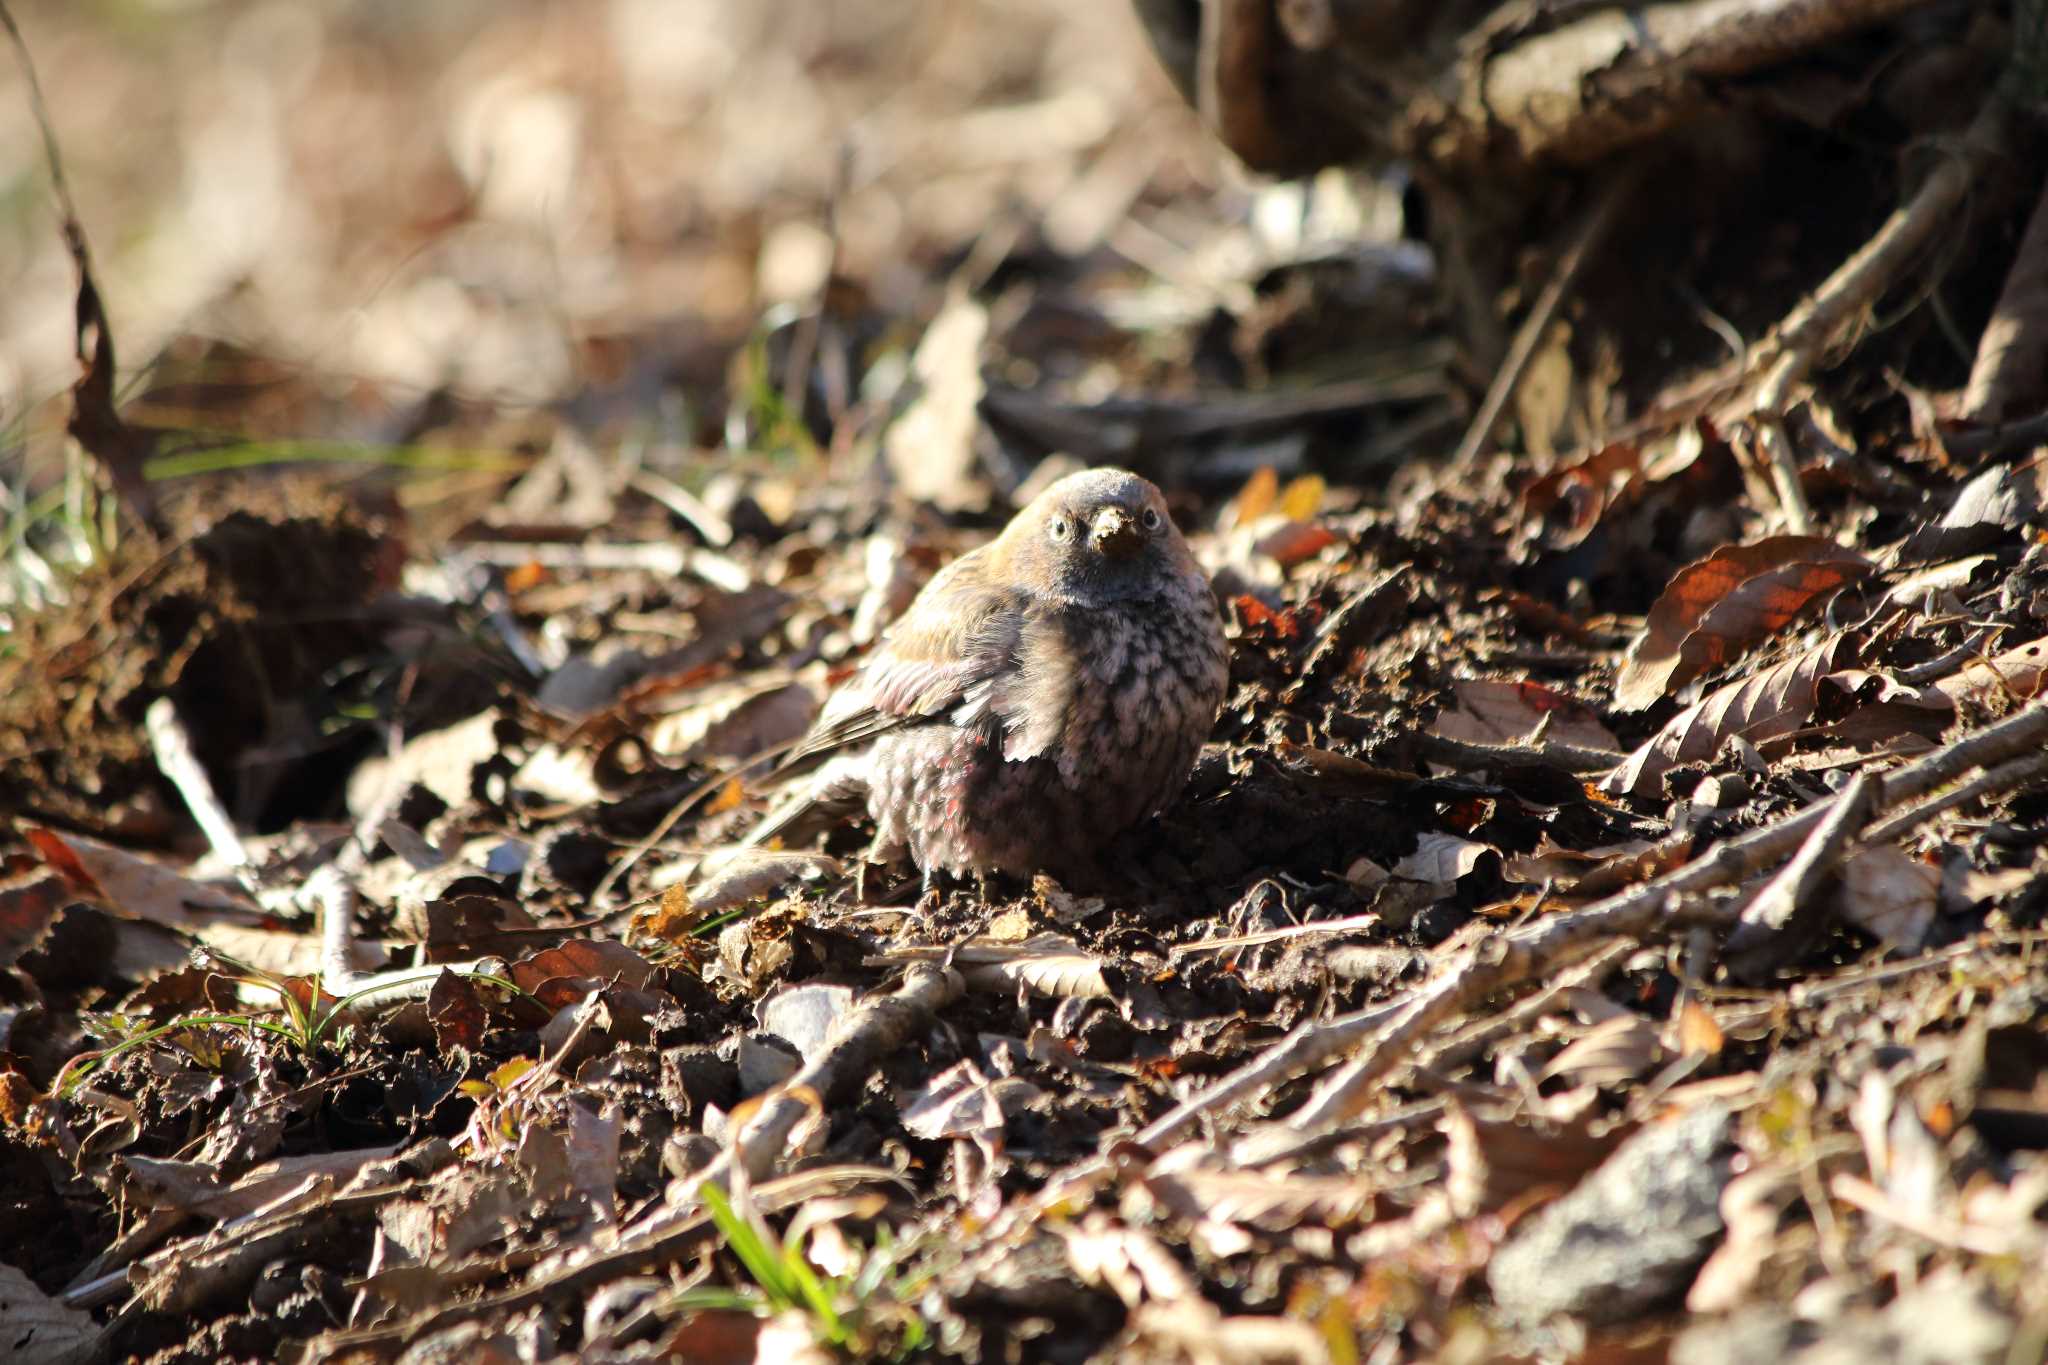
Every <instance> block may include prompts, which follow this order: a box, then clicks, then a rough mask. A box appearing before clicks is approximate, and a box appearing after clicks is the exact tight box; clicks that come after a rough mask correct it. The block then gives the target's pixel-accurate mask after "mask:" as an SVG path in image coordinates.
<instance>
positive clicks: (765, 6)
mask: <svg viewBox="0 0 2048 1365" xmlns="http://www.w3.org/2000/svg"><path fill="white" fill-rule="evenodd" d="M11 8H12V10H13V13H14V15H15V18H16V20H17V22H18V23H19V25H20V27H21V29H22V31H23V35H24V37H25V38H26V40H27V43H28V46H29V49H30V51H31V53H32V55H33V57H34V60H35V63H36V66H37V69H38V71H39V73H40V77H41V81H42V85H43V89H44V92H45V95H46V98H47V101H48V105H49V113H50V116H51V119H52V121H53V124H54V128H55V132H56V135H57V137H58V139H59V143H60V147H61V151H62V155H63V158H64V162H65V169H66V172H67V174H68V176H69V179H70V183H71V188H72V191H73V194H74V196H75V198H76V200H77V203H78V207H79V210H80V215H81V217H82V219H83V224H84V227H85V230H86V232H87V234H88V237H89V240H90V241H91V244H92V247H93V250H94V252H95V255H96V267H97V272H98V274H99V277H100V285H101V288H102V291H103V293H104V295H105V300H106V305H107V309H108V313H109V316H110V319H111V321H112V325H113V330H114V334H115V337H116V339H117V341H118V343H119V345H120V348H121V361H122V366H123V371H124V380H125V381H126V382H127V383H128V384H129V385H130V389H129V391H128V392H127V393H125V394H124V397H128V398H134V397H137V396H141V397H144V398H146V399H148V400H149V401H148V403H147V404H146V405H145V407H144V408H143V410H142V411H141V412H140V414H139V415H140V416H142V417H143V418H145V419H146V420H153V421H156V422H159V423H161V424H164V425H169V426H176V427H180V428H184V429H192V430H206V429H209V428H216V427H220V426H224V425H226V426H232V427H233V428H234V429H235V430H236V432H237V433H238V434H239V435H241V436H244V437H252V438H261V437H265V436H270V437H280V438H282V437H286V436H297V437H306V436H312V435H316V434H317V435H321V436H325V437H329V438H338V439H343V440H358V441H365V442H382V443H403V442H406V441H408V440H411V439H413V438H415V437H417V436H418V435H419V434H420V432H421V431H422V430H423V429H425V428H427V427H430V426H439V425H441V424H442V423H441V422H440V421H438V420H437V419H438V418H442V417H445V416H446V409H447V408H448V406H449V405H455V406H463V405H475V406H477V407H480V408H488V409H489V410H490V411H491V412H492V413H495V414H499V415H504V414H507V413H516V412H518V411H519V410H522V409H534V408H538V407H544V406H547V405H559V404H563V403H569V402H575V401H579V400H580V401H586V402H587V401H591V400H592V399H593V395H602V394H612V395H614V396H615V397H616V398H617V399H618V400H619V401H620V402H621V403H622V404H623V405H625V406H628V407H637V408H639V409H641V410H643V411H646V412H655V411H659V410H666V411H668V412H669V413H670V415H671V417H672V418H675V416H676V413H677V406H676V405H677V404H678V403H680V404H682V405H683V406H684V407H685V408H687V407H688V406H689V405H690V404H699V405H701V404H703V403H705V402H706V401H707V400H708V398H709V392H710V388H711V387H712V386H715V385H717V384H719V383H722V382H723V381H724V379H725V378H726V377H727V376H728V374H729V369H728V366H729V362H730V359H731V356H732V355H733V353H734V352H735V351H736V350H738V349H739V348H741V347H742V346H743V345H744V344H745V343H746V341H747V340H748V339H749V338H750V337H755V336H757V335H759V334H760V333H761V332H762V331H763V329H764V327H765V328H768V329H772V328H773V326H774V324H775V322H776V320H777V310H778V309H784V310H787V311H788V312H790V313H801V312H804V311H807V310H810V309H813V308H814V307H816V306H818V305H819V304H820V302H821V301H823V300H824V299H825V296H826V288H825V286H826V283H827V280H828V277H830V278H831V279H832V280H833V282H834V283H833V291H834V294H833V297H832V299H831V300H830V307H831V310H832V311H834V312H835V313H836V314H838V315H840V316H847V317H851V316H853V315H855V314H858V315H860V316H861V317H862V318H864V319H869V320H874V319H881V320H884V321H883V322H882V323H880V324H875V325H878V326H880V327H882V328H883V329H884V330H886V327H887V325H888V321H887V320H896V321H900V322H901V323H902V324H903V325H904V326H906V327H909V328H911V329H913V330H912V332H911V333H910V336H911V338H912V339H913V340H914V337H915V330H914V329H915V328H917V327H919V326H921V325H922V322H923V321H925V320H928V319H929V317H930V316H931V314H932V313H933V311H934V310H935V309H936V307H937V305H938V303H939V301H940V299H941V298H942V297H943V294H944V291H945V289H946V288H947V286H948V284H949V282H955V281H959V280H961V279H962V276H963V272H965V274H966V275H967V276H968V277H969V278H967V280H966V282H967V283H969V284H973V285H981V286H985V285H987V284H989V283H990V282H991V278H990V277H991V276H992V275H993V274H994V272H996V271H997V270H998V269H1000V268H1002V267H1003V266H1004V265H1005V263H1013V262H1015V261H1017V260H1019V259H1032V260H1034V261H1038V262H1040V263H1042V264H1044V265H1047V266H1048V267H1049V268H1050V269H1051V270H1052V271H1053V272H1055V273H1057V272H1059V271H1073V272H1080V271H1083V270H1087V271H1093V272H1098V273H1100V272H1110V273H1112V274H1120V275H1122V276H1124V277H1127V279H1128V281H1129V282H1130V283H1132V284H1134V285H1137V284H1142V283H1144V282H1145V281H1148V280H1154V279H1157V278H1159V277H1161V276H1171V277H1172V278H1173V283H1174V284H1175V285H1176V286H1177V287H1179V288H1181V289H1183V290H1184V289H1187V288H1191V287H1192V288H1196V289H1198V290H1199V288H1200V287H1201V286H1202V284H1203V282H1204V281H1205V280H1210V279H1213V280H1215V281H1217V282H1218V283H1217V287H1218V288H1225V287H1227V282H1228V278H1229V277H1231V276H1233V275H1235V274H1236V273H1237V272H1235V271H1232V270H1227V269H1218V268H1216V267H1215V266H1214V265H1213V264H1211V263H1210V262H1208V261H1206V260H1205V259H1204V257H1203V252H1204V251H1205V250H1206V249H1207V248H1208V246H1209V245H1211V238H1212V233H1211V231H1210V229H1211V228H1212V227H1213V226H1214V225H1213V223H1210V222H1203V221H1192V220H1190V219H1189V214H1190V212H1191V210H1190V209H1189V208H1188V207H1186V206H1187V205H1189V204H1198V205H1199V204H1203V203H1205V202H1206V201H1205V196H1206V195H1207V194H1208V192H1211V191H1214V190H1217V189H1219V188H1225V187H1226V186H1225V175H1226V173H1225V171H1224V169H1223V162H1224V159H1225V158H1224V156H1223V154H1222V153H1220V152H1218V151H1217V150H1215V149H1214V148H1213V147H1212V145H1211V144H1210V143H1209V142H1208V140H1207V139H1206V138H1205V137H1204V136H1203V135H1202V133H1201V130H1200V128H1199V125H1198V123H1197V121H1196V119H1195V117H1194V115H1193V114H1192V113H1190V112H1189V111H1188V110H1187V109H1186V107H1185V106H1184V104H1183V103H1182V101H1181V100H1180V99H1179V98H1178V96H1177V95H1176V94H1175V93H1174V91H1173V89H1172V87H1171V85H1170V84H1169V82H1168V81H1167V79H1166V78H1165V76H1164V75H1163V74H1162V73H1161V72H1160V70H1159V68H1158V66H1157V64H1156V62H1155V61H1154V59H1153V58H1152V56H1151V54H1150V52H1149V51H1148V50H1147V49H1146V47H1145V45H1144V40H1143V38H1142V36H1141V34H1140V32H1139V30H1138V27H1137V24H1136V22H1135V21H1134V20H1133V18H1132V17H1131V14H1130V12H1129V10H1128V8H1127V7H1126V6H1124V5H1121V4H1103V3H1100V0H1001V3H997V2H996V0H958V2H957V3H948V4H944V5H932V4H926V3H918V0H860V2H859V3H833V4H817V3H812V2H811V0H767V2H765V3H763V2H756V0H745V2H741V0H436V2H435V3H433V4H427V5H421V4H412V3H406V2H405V0H352V2H344V0H327V2H326V3H305V2H303V0H17V3H15V4H13V5H12V7H11ZM0 185H4V187H5V192H4V197H0V406H4V411H5V414H6V419H7V421H6V428H5V429H6V432H7V437H6V441H7V446H8V448H9V453H8V456H7V458H8V459H9V460H11V461H21V460H23V459H26V460H28V461H30V462H35V461H37V460H46V459H48V458H51V457H52V456H54V455H55V453H56V446H55V444H54V442H52V440H51V439H50V438H51V436H52V434H53V433H54V432H56V431H58V430H60V429H61V422H62V406H61V404H58V403H52V402H51V400H52V399H53V398H54V397H57V396H58V395H60V394H61V392H62V391H63V390H64V389H65V388H66V387H67V386H68V385H69V384H70V383H71V381H72V380H73V379H74V378H75V377H76V366H75V364H74V362H73V360H72V354H71V351H72V337H71V328H72V297H73V292H74V290H75V288H76V280H75V275H74V271H73V269H72V266H71V263H70V261H69V260H68V259H67V258H66V256H65V255H64V253H63V249H62V243H61V241H60V238H59V235H58V230H57V220H56V215H55V211H54V209H53V207H52V201H51V198H50V194H49V191H48V185H47V170H46V167H45V164H44V154H43V142H42V139H41V138H40V136H39V135H38V132H37V129H36V127H35V123H34V121H33V117H32V113H31V109H30V104H29V101H28V99H27V98H26V92H25V90H24V87H23V81H22V76H21V71H20V67H19V64H18V62H17V61H15V60H14V57H13V54H10V56H9V59H8V60H7V61H5V62H0ZM1242 209H1243V205H1242V203H1239V204H1238V205H1237V206H1236V207H1235V208H1233V207H1231V205H1230V204H1228V203H1227V202H1221V201H1219V202H1218V204H1217V206H1216V211H1217V212H1220V213H1223V214H1225V215H1226V216H1232V217H1236V216H1241V211H1242ZM1196 211H1197V212H1199V211H1200V210H1196ZM998 283H999V281H998ZM1181 306H1182V307H1185V306H1188V305H1187V304H1186V302H1185V300H1184V301H1183V303H1182V305H1181ZM1195 306H1196V307H1199V305H1198V304H1197V305H1195ZM852 380H853V382H856V383H857V382H858V380H859V376H858V375H855V376H852ZM664 395H666V397H664ZM430 396H431V397H432V398H433V399H434V400H435V402H436V403H437V404H439V405H440V407H441V408H442V409H443V410H442V411H441V412H439V413H437V414H428V413H424V412H423V411H422V410H421V405H422V404H423V403H426V402H427V401H428V399H429V398H430ZM664 403H665V404H666V407H665V408H664ZM707 416H710V417H712V418H715V414H712V415H707V414H704V413H701V412H700V413H695V414H689V415H687V416H685V417H684V418H681V419H678V420H682V421H683V422H684V424H685V425H686V426H687V425H690V419H691V418H692V417H694V419H695V420H697V421H703V420H705V419H706V418H707ZM466 439H469V440H473V441H480V442H481V444H482V445H484V446H494V445H500V444H503V443H504V442H503V439H502V433H501V434H500V435H499V436H493V435H492V434H490V433H488V432H486V433H483V434H481V435H478V434H476V433H472V434H471V436H470V437H468V438H466ZM690 439H693V438H690ZM18 472H19V471H17V473H18Z"/></svg>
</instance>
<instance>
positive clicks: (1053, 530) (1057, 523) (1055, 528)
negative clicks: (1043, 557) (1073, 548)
mask: <svg viewBox="0 0 2048 1365" xmlns="http://www.w3.org/2000/svg"><path fill="white" fill-rule="evenodd" d="M1045 529H1046V530H1047V532H1049V533H1050V534H1051V536H1052V538H1053V539H1054V540H1065V539H1066V538H1067V537H1068V536H1070V535H1072V534H1074V523H1072V522H1070V521H1068V520H1067V519H1066V518H1065V517H1054V518H1053V519H1052V521H1051V522H1050V523H1048V524H1047V526H1046V528H1045Z"/></svg>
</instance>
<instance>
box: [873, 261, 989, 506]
mask: <svg viewBox="0 0 2048 1365" xmlns="http://www.w3.org/2000/svg"><path fill="white" fill-rule="evenodd" d="M987 339H988V310H987V309H986V308H984V307H982V306H981V305H980V304H979V303H976V302H975V301H974V300H973V299H970V298H968V297H966V296H965V295H964V294H963V295H958V296H956V297H954V298H953V299H952V300H951V301H950V302H949V303H947V305H946V306H945V308H944V309H943V310H942V311H941V312H940V313H939V315H938V316H937V317H936V318H934V319H932V324H931V326H930V327H928V328H926V329H925V334H924V338H923V339H922V340H921V341H919V342H918V344H917V352H916V354H915V355H914V356H913V357H912V358H911V369H912V370H913V371H914V372H915V374H916V376H917V380H918V383H919V384H920V385H921V386H922V391H921V392H920V393H919V395H918V397H917V399H916V400H915V401H914V402H913V403H912V404H911V406H910V408H909V409H908V410H907V411H905V412H904V414H903V415H902V416H901V417H899V418H897V419H896V421H895V422H894V423H893V424H892V425H891V426H890V427H889V430H888V434H887V435H886V436H885V437H884V439H883V450H884V451H885V452H886V454H887V455H888V459H889V468H890V470H891V471H892V472H894V474H895V475H896V480H897V483H898V484H899V485H900V486H901V488H902V490H903V492H904V494H905V495H906V496H908V497H911V498H915V499H917V500H918V501H920V502H929V503H931V504H932V505H933V506H935V507H938V508H940V509H942V510H944V511H948V512H962V511H969V512H973V511H980V510H982V509H983V508H985V507H987V506H988V504H989V488H988V485H987V484H986V483H985V482H984V481H983V480H982V479H981V478H980V477H979V476H978V475H977V473H976V472H975V467H976V464H977V462H978V454H977V452H976V449H975V445H976V439H977V436H978V434H979V432H980V430H981V415H980V412H979V411H978V405H979V404H980V402H981V395H982V392H983V384H982V378H981V352H982V343H983V342H985V341H986V340H987Z"/></svg>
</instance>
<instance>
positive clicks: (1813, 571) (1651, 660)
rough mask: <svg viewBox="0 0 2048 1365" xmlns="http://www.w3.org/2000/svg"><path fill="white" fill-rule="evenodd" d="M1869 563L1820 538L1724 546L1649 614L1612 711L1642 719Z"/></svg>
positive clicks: (1692, 568)
mask: <svg viewBox="0 0 2048 1365" xmlns="http://www.w3.org/2000/svg"><path fill="white" fill-rule="evenodd" d="M1870 568H1871V565H1870V561H1868V560H1867V559H1865V558H1864V557H1863V556H1862V555H1860V554H1857V553H1856V552H1855V551H1854V550H1849V549H1844V548H1843V547H1842V546H1840V545H1837V544H1835V543H1834V542H1833V541H1831V540H1827V539H1824V538H1822V537H1819V536H1771V537H1769V538H1768V539H1765V540H1760V541H1758V542H1756V543H1755V544H1754V545H1724V546H1722V547H1721V548H1720V549H1718V550H1716V551H1714V553H1712V554H1710V555H1708V556H1707V557H1706V558H1705V559H1702V560H1697V561H1695V562H1694V563H1691V564H1688V565H1686V566H1685V567H1684V568H1682V569H1680V570H1679V571H1678V573H1677V575H1676V576H1675V577H1674V578H1672V580H1671V582H1670V584H1669V585H1668V586H1667V587H1666V588H1665V589H1664V592H1663V594H1662V595H1661V596H1659V597H1658V599H1657V601H1656V604H1655V605H1654V606H1652V607H1651V608H1650V619H1649V621H1648V622H1647V623H1646V624H1645V626H1644V628H1643V634H1642V636H1641V638H1639V639H1638V640H1637V641H1636V643H1635V645H1634V647H1633V648H1631V649H1630V650H1629V654H1628V659H1627V660H1626V662H1625V663H1624V664H1623V665H1622V670H1621V677H1620V679H1619V680H1618V681H1617V682H1616V683H1615V688H1614V700H1615V705H1617V706H1619V707H1620V708H1622V709H1623V710H1626V711H1641V710H1644V709H1646V708H1647V707H1650V706H1652V705H1654V704H1655V703H1656V702H1657V701H1658V700H1660V699H1661V698H1663V697H1664V696H1666V695H1667V694H1668V693H1669V692H1670V690H1671V689H1672V688H1674V687H1677V686H1680V685H1682V684H1684V683H1687V682H1690V681H1692V679H1694V678H1697V677H1699V676H1700V675H1701V674H1702V673H1705V672H1707V671H1708V670H1709V669H1713V668H1718V667H1719V666H1721V665H1722V664H1725V663H1727V662H1728V661H1729V660H1731V659H1733V658H1735V657H1736V656H1738V655H1740V654H1741V653H1742V652H1743V651H1744V650H1746V649H1748V648H1749V647H1750V646H1751V645H1754V644H1756V643H1758V642H1760V641H1763V640H1767V639H1770V638H1771V637H1772V636H1774V635H1776V634H1778V632H1780V631H1781V630H1783V629H1784V628H1785V627H1786V626H1788V625H1790V624H1791V623H1792V622H1793V621H1796V620H1798V619H1799V617H1800V616H1802V615H1804V614H1805V613H1806V612H1808V611H1810V610H1812V609H1813V608H1814V607H1816V606H1817V605H1819V604H1820V603H1821V602H1822V601H1824V600H1825V599H1826V597H1827V594H1829V593H1831V592H1833V591H1834V590H1835V589H1836V588H1839V587H1840V586H1842V584H1844V583H1846V582H1848V581H1850V580H1851V579H1854V578H1860V577H1862V576H1863V575H1864V574H1866V573H1868V572H1870Z"/></svg>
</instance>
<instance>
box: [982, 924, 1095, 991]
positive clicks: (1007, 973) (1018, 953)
mask: <svg viewBox="0 0 2048 1365" xmlns="http://www.w3.org/2000/svg"><path fill="white" fill-rule="evenodd" d="M954 961H955V962H956V963H957V964H958V965H959V967H960V971H961V975H962V976H964V977H965V978H966V980H967V984H968V985H970V986H973V987H975V988H976V989H980V990H988V989H990V988H997V987H1004V986H1014V985H1022V986H1024V987H1025V988H1026V989H1028V990H1030V991H1031V992H1032V993H1033V994H1036V995H1045V996H1052V997H1056V998H1060V999H1076V998H1078V999H1095V998H1098V997H1101V996H1106V995H1108V994H1109V982H1108V980H1107V979H1106V978H1105V977H1104V976H1103V972H1102V969H1103V961H1102V959H1101V958H1099V957H1096V956H1095V955H1094V954H1092V953H1090V952H1087V951H1086V950H1084V949H1083V948H1081V947H1080V945H1078V944H1076V943H1075V942H1074V941H1073V940H1072V939H1070V938H1066V937H1064V936H1062V935H1060V934H1037V935H1034V936H1033V937H1031V938H1028V939H1026V940H1025V941H1024V942H1022V943H1015V944H999V943H994V942H990V941H987V940H977V941H974V942H971V943H969V944H967V945H964V946H963V947H962V948H961V949H960V951H959V952H958V953H956V954H955V955H954Z"/></svg>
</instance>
